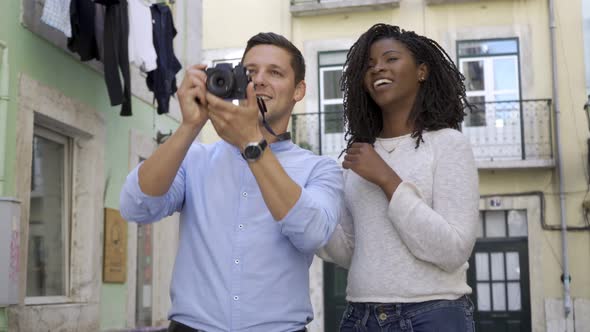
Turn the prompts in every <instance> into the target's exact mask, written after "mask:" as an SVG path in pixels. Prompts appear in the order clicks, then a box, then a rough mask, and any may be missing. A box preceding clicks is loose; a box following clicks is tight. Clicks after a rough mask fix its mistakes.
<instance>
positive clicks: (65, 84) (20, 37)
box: [0, 1, 177, 332]
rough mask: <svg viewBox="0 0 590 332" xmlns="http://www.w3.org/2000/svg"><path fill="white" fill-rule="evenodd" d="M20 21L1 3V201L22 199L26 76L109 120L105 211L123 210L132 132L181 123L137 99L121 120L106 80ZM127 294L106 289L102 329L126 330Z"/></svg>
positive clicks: (17, 12)
mask: <svg viewBox="0 0 590 332" xmlns="http://www.w3.org/2000/svg"><path fill="white" fill-rule="evenodd" d="M20 17H21V2H20V1H2V2H1V3H0V41H2V42H4V43H6V45H7V54H8V60H9V68H10V78H9V97H10V101H9V103H8V113H7V126H6V128H7V130H6V133H0V144H5V154H4V156H0V163H4V164H5V173H6V174H5V180H6V182H5V185H4V190H3V192H0V195H2V196H15V194H16V189H15V174H16V169H15V164H16V155H15V153H16V118H17V112H18V86H19V77H20V75H21V74H26V75H28V76H30V77H31V78H33V79H35V80H38V81H40V82H41V83H43V84H44V85H47V86H50V87H52V88H54V89H57V90H59V91H61V92H62V93H63V94H65V95H66V96H68V97H71V98H72V99H74V100H76V101H79V102H81V103H84V104H86V105H88V106H90V107H92V108H95V109H97V110H100V111H101V112H102V113H103V114H104V116H105V123H106V131H107V132H106V147H105V149H106V150H105V151H106V153H105V159H106V160H105V167H106V170H105V176H107V177H108V178H109V183H108V187H107V188H106V196H105V207H110V208H118V206H119V191H120V190H121V186H122V184H123V181H124V180H125V177H126V175H127V173H128V160H129V157H128V150H129V146H128V145H129V130H130V129H131V128H134V129H136V130H138V131H140V132H142V133H144V134H146V135H148V136H151V137H155V133H156V131H157V129H155V128H158V129H160V130H162V131H165V132H168V130H170V129H174V128H176V127H177V122H176V121H175V120H173V119H172V118H170V117H168V116H158V115H156V116H154V110H153V108H152V106H151V105H149V104H146V103H144V102H143V101H140V100H139V99H137V98H134V99H133V116H132V117H128V118H123V117H120V116H119V109H120V107H119V106H117V107H111V106H110V103H109V99H108V94H107V90H106V86H105V83H104V79H103V77H102V75H101V74H100V73H98V72H97V71H95V70H94V69H92V68H90V67H89V66H87V65H85V64H83V63H81V62H79V61H78V60H77V58H75V57H72V56H71V55H69V54H67V53H66V52H64V51H63V50H61V49H59V48H57V47H55V46H53V45H52V44H50V43H49V42H47V41H46V40H44V39H42V38H40V37H38V36H37V35H35V34H34V33H32V32H31V31H29V30H28V29H26V28H24V27H23V25H22V24H21V22H20ZM64 38H65V37H64ZM0 176H1V174H0ZM0 180H1V179H0ZM126 294H127V289H126V285H118V284H103V287H102V292H101V310H102V311H101V328H102V329H110V328H123V327H124V326H125V310H126V298H125V297H126ZM4 331H7V318H6V312H5V309H4V308H0V332H4Z"/></svg>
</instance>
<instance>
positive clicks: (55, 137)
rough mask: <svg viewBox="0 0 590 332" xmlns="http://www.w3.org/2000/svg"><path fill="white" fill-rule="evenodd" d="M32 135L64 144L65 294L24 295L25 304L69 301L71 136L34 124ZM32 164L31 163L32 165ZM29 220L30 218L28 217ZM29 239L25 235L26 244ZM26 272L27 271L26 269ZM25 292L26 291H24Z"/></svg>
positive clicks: (63, 254)
mask: <svg viewBox="0 0 590 332" xmlns="http://www.w3.org/2000/svg"><path fill="white" fill-rule="evenodd" d="M33 130H34V133H33V135H34V136H40V137H42V138H45V139H47V140H50V141H53V142H55V143H59V144H62V145H63V146H64V159H65V160H64V169H63V179H64V191H63V202H62V203H63V205H62V212H63V214H62V239H63V243H64V246H63V252H62V253H61V254H62V256H63V264H64V271H63V273H64V276H63V279H64V280H63V283H64V292H65V294H63V295H61V296H59V295H58V296H26V298H25V304H27V305H29V304H48V303H63V302H68V301H69V295H70V270H71V269H70V246H69V243H70V221H71V216H72V211H71V192H72V188H71V186H72V183H73V181H72V165H73V155H72V138H71V137H68V136H65V135H62V134H59V133H58V132H56V131H55V130H51V129H49V128H46V127H43V126H40V125H35V127H34V129H33ZM32 166H33V165H31V167H32ZM33 195H35V192H34V191H31V196H33ZM29 221H30V219H29ZM29 240H30V239H29V238H28V237H27V240H26V241H27V245H28V241H29ZM27 268H28V266H27ZM27 273H28V271H27ZM25 294H26V291H25Z"/></svg>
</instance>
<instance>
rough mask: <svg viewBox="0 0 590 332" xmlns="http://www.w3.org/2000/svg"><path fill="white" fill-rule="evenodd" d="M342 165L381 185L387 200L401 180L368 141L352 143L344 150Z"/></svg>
mask: <svg viewBox="0 0 590 332" xmlns="http://www.w3.org/2000/svg"><path fill="white" fill-rule="evenodd" d="M342 167H344V168H345V169H351V170H352V171H354V172H355V173H356V174H358V175H359V176H360V177H362V178H364V179H365V180H367V181H369V182H372V183H374V184H376V185H378V186H379V187H381V189H382V190H383V191H384V192H385V195H386V196H387V199H389V200H391V196H393V192H394V191H395V189H397V186H398V185H399V184H400V183H401V182H402V180H401V179H400V177H399V176H398V175H397V173H395V171H394V170H393V169H391V167H389V165H387V163H385V161H384V160H383V159H382V158H381V157H380V156H379V155H378V154H377V152H376V151H375V149H374V148H373V146H372V145H371V144H369V143H353V144H352V146H351V147H350V148H348V150H346V155H345V156H344V161H343V162H342Z"/></svg>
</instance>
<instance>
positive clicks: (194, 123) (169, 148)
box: [139, 65, 208, 196]
mask: <svg viewBox="0 0 590 332" xmlns="http://www.w3.org/2000/svg"><path fill="white" fill-rule="evenodd" d="M203 69H205V66H204V65H196V66H193V67H191V68H189V69H188V71H187V72H186V75H185V77H184V79H183V81H182V84H181V85H180V88H179V89H178V93H177V94H178V99H179V102H180V109H181V112H182V123H181V124H180V127H178V129H177V130H176V131H175V132H174V134H172V136H171V137H170V138H169V139H167V140H166V142H164V144H162V145H161V146H160V147H159V148H158V149H157V150H156V151H155V152H154V154H152V156H150V157H149V158H148V159H147V160H146V161H145V162H144V163H143V164H142V165H141V167H140V169H139V186H140V188H141V191H142V192H143V193H145V194H147V195H151V196H161V195H163V194H165V193H166V192H167V191H168V190H169V189H170V186H171V185H172V182H173V181H174V177H175V176H176V173H177V172H178V169H179V168H180V164H181V163H182V161H183V160H184V157H185V156H186V153H187V151H188V149H189V147H190V146H191V144H192V143H193V141H194V140H195V138H196V137H197V135H198V134H199V132H200V131H201V129H202V128H203V126H204V125H205V123H206V122H207V119H208V114H207V105H206V99H205V93H206V92H205V91H206V90H205V82H206V80H207V76H206V75H205V72H203ZM197 98H198V100H200V101H203V102H202V103H201V104H200V105H199V104H197V102H196V101H195V100H196V99H197Z"/></svg>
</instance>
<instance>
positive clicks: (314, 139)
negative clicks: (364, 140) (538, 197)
mask: <svg viewBox="0 0 590 332" xmlns="http://www.w3.org/2000/svg"><path fill="white" fill-rule="evenodd" d="M551 105H552V104H551V100H550V99H535V100H515V101H502V102H487V103H474V106H475V107H476V109H474V111H473V112H469V110H467V116H466V117H465V121H464V123H463V129H462V130H463V133H464V134H465V135H466V136H467V137H468V138H469V141H470V142H471V145H472V147H473V153H474V155H475V159H476V161H477V165H478V168H480V169H499V168H542V167H553V166H554V164H555V163H554V159H553V145H552V136H551V133H552V125H551ZM291 126H292V128H291V131H292V134H293V140H294V142H295V143H296V144H298V145H300V146H301V147H304V148H306V149H309V150H311V151H313V152H315V153H317V154H322V155H329V156H332V157H334V158H337V157H338V155H339V154H340V153H341V152H342V150H343V149H344V148H345V147H346V143H345V141H344V129H343V128H344V126H343V120H342V113H339V112H336V113H303V114H293V115H292V121H291Z"/></svg>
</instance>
